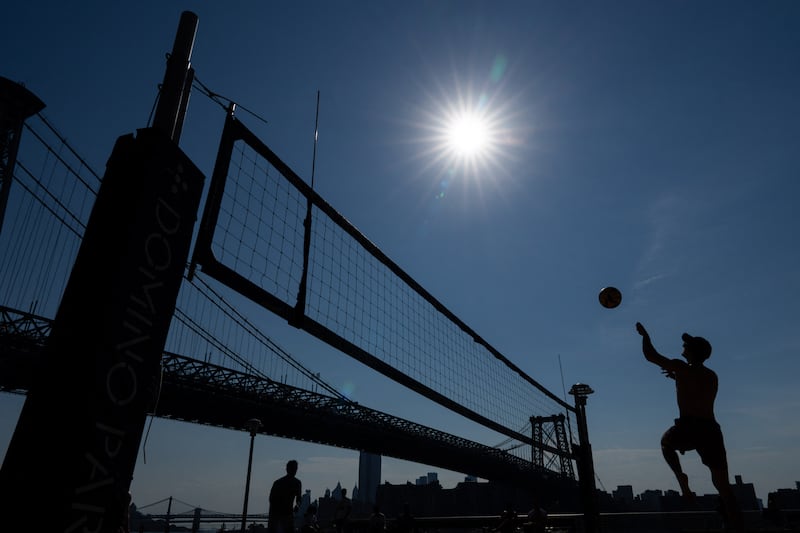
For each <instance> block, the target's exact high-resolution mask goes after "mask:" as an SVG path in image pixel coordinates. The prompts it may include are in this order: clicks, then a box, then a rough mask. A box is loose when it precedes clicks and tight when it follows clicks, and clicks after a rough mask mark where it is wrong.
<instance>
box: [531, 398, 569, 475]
mask: <svg viewBox="0 0 800 533" xmlns="http://www.w3.org/2000/svg"><path fill="white" fill-rule="evenodd" d="M564 419H565V417H564V415H563V414H561V415H552V416H532V417H531V419H530V420H531V430H532V431H533V442H534V443H535V444H534V445H533V450H532V454H531V455H532V461H533V464H534V465H535V466H536V468H538V469H544V470H554V468H553V466H554V465H555V463H556V461H558V462H559V464H558V466H559V471H560V472H561V475H562V476H564V477H566V478H568V479H575V472H574V471H573V469H572V452H571V451H570V449H569V442H568V441H567V432H566V430H565V429H564ZM543 444H544V445H549V446H551V447H553V448H556V449H557V450H558V451H559V453H558V454H551V455H549V457H547V458H545V453H544V448H543V447H542V445H543Z"/></svg>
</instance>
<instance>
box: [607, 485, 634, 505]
mask: <svg viewBox="0 0 800 533" xmlns="http://www.w3.org/2000/svg"><path fill="white" fill-rule="evenodd" d="M611 496H613V498H614V500H615V501H616V502H618V503H621V504H623V505H632V504H633V486H632V485H618V486H617V490H613V491H611Z"/></svg>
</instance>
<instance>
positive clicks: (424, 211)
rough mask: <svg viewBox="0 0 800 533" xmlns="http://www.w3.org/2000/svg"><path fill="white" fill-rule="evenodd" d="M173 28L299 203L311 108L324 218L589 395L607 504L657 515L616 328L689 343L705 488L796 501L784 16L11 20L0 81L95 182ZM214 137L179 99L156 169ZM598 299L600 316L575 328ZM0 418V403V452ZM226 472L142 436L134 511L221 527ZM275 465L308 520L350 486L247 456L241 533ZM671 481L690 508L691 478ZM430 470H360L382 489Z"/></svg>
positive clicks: (642, 424) (380, 9)
mask: <svg viewBox="0 0 800 533" xmlns="http://www.w3.org/2000/svg"><path fill="white" fill-rule="evenodd" d="M185 9H189V10H192V11H194V12H195V13H197V15H198V16H199V27H198V33H197V40H196V44H195V49H194V54H193V58H192V64H193V66H194V67H195V69H196V71H197V76H198V78H199V80H200V81H202V82H203V83H204V84H205V85H206V86H208V87H209V88H210V89H212V90H214V91H215V92H217V93H219V94H222V95H224V96H226V97H229V98H231V99H233V100H235V101H237V102H239V103H240V104H241V105H243V106H245V107H246V108H248V109H250V110H252V111H254V112H256V113H258V114H259V115H261V116H262V117H264V118H266V119H267V120H268V124H263V123H261V122H259V121H257V120H256V119H254V118H253V117H251V116H249V115H248V114H246V113H241V114H240V117H241V118H242V119H243V120H244V121H245V122H246V123H248V124H249V125H250V126H251V128H252V129H254V130H255V131H256V132H257V134H258V135H260V136H261V137H262V138H263V139H264V140H265V142H267V143H268V144H269V145H270V147H271V148H272V149H273V150H274V151H275V152H276V153H277V154H278V155H279V156H280V157H282V158H283V159H284V160H285V161H286V162H287V163H288V164H289V165H290V166H291V167H292V168H293V169H294V170H295V171H296V172H297V173H298V174H300V175H301V176H303V177H304V178H305V179H306V180H310V174H311V160H312V157H311V156H312V147H313V127H314V115H315V104H316V94H317V91H319V92H320V95H321V97H320V99H321V104H320V105H321V109H320V131H319V145H318V151H317V161H316V177H315V187H316V189H317V190H318V192H319V193H320V194H321V195H322V196H323V197H324V198H326V200H327V201H328V202H329V203H331V204H332V205H333V206H334V207H335V208H336V209H337V210H338V211H340V212H341V213H342V214H344V215H345V216H346V217H347V218H348V219H349V220H350V221H351V222H353V224H355V225H356V226H357V227H358V228H359V229H360V230H361V231H362V232H363V233H364V234H365V235H366V236H367V237H369V238H370V239H371V240H372V241H373V242H375V243H376V244H377V245H378V246H379V247H380V248H381V249H383V250H384V251H385V252H386V253H387V254H388V255H389V256H390V257H391V258H392V259H393V260H394V261H395V262H397V263H398V264H399V265H400V266H401V267H403V268H404V269H405V270H406V271H408V272H409V273H410V274H411V275H412V276H414V277H415V278H416V279H417V280H418V281H419V282H420V283H421V284H422V285H423V286H424V287H426V288H427V289H428V290H429V291H430V292H431V293H432V294H433V295H434V296H436V297H437V298H438V299H439V300H440V301H442V302H443V303H444V304H445V305H447V306H448V307H449V308H450V309H452V310H453V311H454V312H455V313H456V314H457V315H458V316H459V317H460V318H462V319H463V320H464V321H465V322H466V323H467V324H468V325H469V326H470V327H472V328H473V329H474V330H475V331H477V332H478V334H480V335H481V336H482V337H483V338H485V339H487V340H488V341H489V342H490V343H492V344H493V345H494V346H495V347H497V348H498V349H499V350H500V351H501V352H503V353H504V354H505V355H506V356H507V357H508V358H509V359H511V360H512V361H514V362H515V363H516V364H517V365H519V366H520V367H521V368H523V369H524V370H525V371H526V372H528V373H529V374H530V375H531V376H533V377H534V378H535V379H537V380H538V381H539V382H541V383H542V384H544V385H545V386H547V387H548V388H550V389H551V390H553V391H554V392H556V393H559V394H560V393H561V391H562V381H561V374H560V371H559V357H560V358H561V363H562V366H563V374H564V380H565V382H566V384H567V387H569V386H570V384H572V383H575V382H585V383H588V384H590V385H591V386H592V387H593V388H594V390H595V391H596V392H595V394H594V395H593V396H591V397H590V399H589V406H588V414H589V432H590V439H591V442H592V446H593V449H594V452H595V468H596V470H597V474H598V476H599V478H600V480H601V483H602V484H603V485H604V486H605V488H606V489H607V490H609V491H611V490H612V489H614V488H615V487H616V486H617V485H619V484H632V485H633V486H634V491H635V492H641V491H643V490H645V489H648V488H660V489H667V488H672V489H676V488H677V484H676V483H675V481H674V479H673V478H672V476H671V473H670V472H669V470H668V468H667V467H666V465H665V464H664V462H663V460H662V458H661V454H660V450H659V439H660V436H661V433H662V432H663V431H664V429H666V428H667V427H668V426H669V425H670V424H671V422H672V418H674V417H675V416H676V414H677V406H676V404H675V399H674V390H673V389H674V386H673V383H672V382H670V381H668V380H666V379H665V378H664V377H663V376H662V375H661V374H660V372H659V371H658V369H657V367H655V366H653V365H651V364H649V363H647V362H646V361H645V360H644V358H643V357H642V354H641V350H640V338H639V336H638V335H637V334H636V332H635V330H634V324H635V322H636V321H642V322H643V323H644V324H645V325H646V326H647V327H648V329H649V330H650V333H651V335H652V337H653V341H654V343H655V345H656V348H658V349H659V350H660V351H661V352H662V353H664V354H665V355H668V356H676V357H677V356H678V355H679V352H680V350H681V341H680V334H681V333H682V332H684V331H688V332H690V333H692V334H696V335H702V336H704V337H706V338H708V339H709V340H710V341H711V343H712V344H713V347H714V352H713V355H712V357H711V359H710V360H709V363H708V364H709V366H710V367H712V368H713V369H714V370H716V371H717V373H718V374H719V377H720V383H721V386H720V392H719V396H718V399H717V405H716V412H717V417H718V419H719V421H720V423H721V424H722V427H723V430H724V432H725V438H726V443H727V447H728V457H729V463H730V470H731V477H733V475H734V474H741V475H742V476H743V477H744V479H745V481H747V482H753V483H755V485H756V489H757V492H758V495H759V496H760V497H762V498H764V499H766V494H767V492H769V491H772V490H775V489H777V488H786V487H794V482H795V481H797V480H800V444H798V443H800V421H798V415H797V413H798V412H800V395H798V394H797V388H798V375H799V374H800V358H799V357H798V355H800V327H798V326H800V303H799V302H800V281H798V276H797V273H798V272H800V238H798V230H800V223H799V222H800V221H799V220H798V215H797V212H796V208H797V203H798V198H800V179H799V178H800V176H798V173H799V171H800V120H799V119H800V100H799V99H798V95H800V63H798V57H800V33H798V28H799V27H800V4H798V3H797V2H792V1H769V2H755V1H752V2H738V1H725V2H722V1H703V2H697V1H685V2H684V1H672V2H655V1H641V0H636V1H618V2H605V3H599V2H595V3H588V4H587V3H585V2H571V1H567V2H563V1H558V2H555V1H553V2H543V1H530V0H526V1H519V2H504V1H483V2H480V1H475V2H474V1H458V2H449V1H435V2H433V1H432V2H419V1H412V2H402V3H390V2H367V1H351V2H306V1H296V2H263V1H259V2H255V1H241V2H235V3H225V4H224V5H223V3H220V2H207V1H195V2H155V1H146V2H136V3H120V2H78V3H74V2H73V3H69V2H67V3H65V2H43V1H36V0H33V1H29V2H11V3H8V4H7V5H5V6H4V7H3V14H2V17H0V45H2V50H3V60H2V64H0V75H2V76H5V77H7V78H10V79H12V80H15V81H20V82H23V83H25V84H26V86H27V87H28V88H29V89H30V90H31V91H33V92H34V93H35V94H37V95H38V96H39V97H40V98H41V99H42V100H43V101H44V102H45V103H46V104H47V108H46V109H45V111H44V113H45V115H46V116H47V117H48V119H49V120H50V121H51V122H53V124H54V125H55V126H56V127H57V128H58V129H59V130H60V131H61V132H62V133H63V134H64V135H65V136H66V137H67V139H68V140H69V141H70V143H71V144H72V145H73V146H74V147H75V148H77V149H78V150H79V151H80V152H81V153H82V154H83V155H84V156H85V157H86V158H87V160H88V161H89V162H90V163H91V164H92V165H93V166H94V167H95V168H97V169H100V170H101V169H102V168H103V166H104V164H105V160H106V158H107V157H108V155H109V154H110V152H111V148H112V146H113V143H114V141H115V139H116V138H117V136H119V135H122V134H126V133H129V132H133V131H135V129H137V128H141V127H144V126H145V125H146V123H147V120H148V116H149V114H150V110H151V108H152V105H153V101H154V98H155V95H156V90H157V85H158V84H159V83H160V82H161V81H162V78H163V73H164V57H165V53H167V52H169V51H170V50H171V48H172V43H173V39H174V36H175V30H176V28H177V23H178V20H179V17H180V13H181V12H182V11H183V10H185ZM462 108H463V109H478V110H480V111H481V112H482V113H483V114H484V115H485V116H486V117H487V118H489V119H490V122H491V125H492V132H490V137H491V139H490V140H491V141H492V144H491V146H489V148H488V150H484V151H483V152H482V153H481V154H478V155H475V156H473V157H472V158H470V157H467V158H464V157H461V158H457V157H452V156H451V154H449V153H448V152H447V150H446V147H445V146H443V140H444V139H443V138H442V137H443V135H442V133H443V130H444V128H445V126H446V124H447V118H448V116H449V115H450V114H451V113H452V112H453V110H454V109H455V110H459V109H462ZM222 122H223V114H222V111H221V110H220V108H219V107H218V106H216V104H214V103H212V102H211V101H209V100H208V99H207V98H205V97H204V96H202V95H200V94H198V93H195V94H194V95H193V96H192V100H191V102H190V107H189V115H188V117H187V120H186V125H185V127H184V134H183V138H182V140H181V146H182V147H183V149H184V150H185V151H186V152H187V153H188V154H189V155H190V156H191V157H192V158H193V159H194V161H195V162H196V163H197V165H198V166H199V167H200V168H201V169H202V170H203V171H205V172H206V174H207V175H210V173H211V169H212V165H213V158H214V156H215V153H216V145H217V142H218V139H219V134H220V132H221V127H222ZM11 201H13V198H12V200H11ZM605 285H616V286H618V287H619V288H620V289H621V290H622V291H623V294H624V300H623V303H622V305H621V306H620V307H619V308H617V309H615V310H605V309H603V308H601V307H600V306H599V305H598V303H597V292H598V290H599V289H600V288H601V287H603V286H605ZM263 322H264V324H265V326H269V328H270V329H269V330H268V331H267V333H268V334H270V335H271V336H272V337H273V339H274V340H275V341H276V342H278V343H279V344H281V345H282V346H284V347H285V348H287V349H288V350H289V351H290V352H292V353H294V354H295V355H296V356H297V358H298V359H300V360H301V361H302V362H303V363H304V364H305V365H306V366H308V367H309V368H311V369H314V370H318V371H321V372H322V374H323V377H325V378H327V380H328V381H329V382H331V383H332V384H335V385H336V386H337V387H342V388H343V389H345V388H347V389H348V391H350V392H351V394H352V396H353V397H354V399H355V400H357V401H359V402H360V403H361V404H363V405H366V406H369V407H374V408H378V409H381V410H385V411H388V412H390V413H392V414H397V415H398V416H404V417H407V418H411V419H413V420H418V418H419V417H415V416H414V415H415V413H414V412H410V411H412V409H411V408H410V407H409V405H406V404H402V405H401V403H400V402H399V401H398V400H397V398H399V397H401V391H399V390H396V389H397V388H396V387H392V386H387V385H384V383H383V380H381V379H379V378H378V377H376V376H375V374H374V373H372V372H367V371H366V370H364V369H362V368H360V367H359V366H358V365H357V364H355V363H354V362H352V361H351V360H350V359H349V358H348V357H347V356H345V355H342V354H338V353H336V352H332V351H330V350H327V349H326V348H325V347H324V346H322V345H320V344H319V343H315V342H313V341H311V340H309V339H307V338H304V337H303V336H302V334H301V333H299V332H297V331H295V330H293V329H292V328H290V327H288V326H286V325H285V324H283V323H281V321H279V320H277V319H275V318H274V317H272V316H269V315H268V314H267V313H266V312H265V313H264V316H263ZM510 401H513V398H512V399H510ZM21 403H22V399H21V398H20V397H16V396H11V395H0V450H3V451H4V450H5V447H6V445H7V442H8V439H10V436H11V433H12V431H13V427H14V423H15V420H16V415H17V413H18V411H19V408H20V405H21ZM410 405H413V402H412V404H410ZM417 412H419V411H417ZM425 413H426V414H425V415H420V416H424V417H425V418H423V419H422V420H420V421H422V422H423V423H426V424H428V425H435V426H437V427H439V425H437V421H438V420H441V421H443V422H441V424H440V425H444V426H446V427H440V429H443V430H445V431H450V432H453V433H456V434H460V435H462V436H469V435H463V434H462V433H461V428H460V426H459V422H458V421H457V420H455V417H453V416H452V415H450V416H445V414H444V413H441V412H440V411H439V410H438V409H437V408H431V409H428V410H426V411H425ZM440 415H441V418H438V417H439V416H440ZM478 437H480V435H476V438H478ZM478 440H480V439H478ZM499 440H502V439H498V441H499ZM486 443H487V444H494V443H493V442H486ZM247 446H248V437H247V435H245V434H243V433H236V432H231V431H224V430H216V429H211V428H207V427H200V426H193V425H189V424H183V423H176V422H168V421H165V420H160V419H156V420H155V421H154V422H153V425H152V429H151V431H150V434H149V437H148V441H147V445H146V452H147V461H146V462H145V461H144V460H141V461H140V464H139V466H138V467H137V470H136V472H135V477H134V480H133V485H132V492H133V495H134V501H135V502H136V503H137V504H139V505H144V504H147V503H152V502H154V501H156V500H159V499H161V498H164V497H166V496H169V495H173V496H175V497H176V498H179V499H181V500H183V501H186V502H190V503H193V504H197V505H200V506H202V507H204V508H208V509H214V510H221V511H231V512H234V511H237V510H239V509H240V508H241V503H240V502H241V497H242V492H243V479H244V475H245V466H246V454H247ZM290 456H291V457H294V458H297V459H298V460H299V461H300V471H299V473H298V476H299V477H300V478H301V479H302V480H303V482H304V485H305V487H306V488H309V489H311V490H312V497H318V496H320V495H321V494H322V491H323V490H324V489H325V488H326V487H330V488H332V487H334V486H335V485H336V483H337V482H339V481H341V482H342V484H343V486H345V487H347V488H352V487H353V486H354V485H355V484H356V480H357V478H356V476H357V474H356V472H357V455H356V453H355V452H351V451H348V450H338V449H332V448H326V447H320V446H312V445H307V444H303V443H297V442H292V441H286V440H282V439H277V438H267V437H260V438H258V439H257V441H256V449H255V457H254V473H253V481H252V487H253V493H252V496H251V499H250V502H251V503H250V509H251V511H254V512H258V511H265V510H266V501H265V500H266V497H265V495H266V491H267V487H268V486H269V484H270V483H271V482H272V480H273V479H274V478H276V477H278V476H280V475H281V474H282V473H283V465H284V463H285V461H286V460H287V459H288V458H290ZM684 462H685V464H686V469H687V473H688V474H689V476H690V483H691V484H692V485H693V488H694V489H695V490H696V491H697V492H699V493H710V492H713V488H712V486H711V483H710V479H709V476H708V472H707V471H706V470H705V468H704V467H703V466H702V465H701V464H700V462H699V460H698V459H697V456H696V455H695V454H693V453H692V452H690V453H687V455H686V456H685V457H684ZM428 470H430V468H428V467H424V466H420V465H410V464H407V463H402V462H398V461H389V460H386V461H384V472H383V476H382V477H383V479H385V480H388V481H390V482H393V483H402V482H405V481H406V480H411V481H413V480H414V479H415V478H416V477H417V476H419V475H422V474H424V473H425V472H427V471H428ZM440 478H441V479H442V481H443V484H444V485H445V486H446V487H452V486H453V485H454V483H455V482H456V481H458V480H460V479H462V478H463V476H462V475H460V474H450V473H444V472H440Z"/></svg>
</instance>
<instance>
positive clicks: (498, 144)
mask: <svg viewBox="0 0 800 533" xmlns="http://www.w3.org/2000/svg"><path fill="white" fill-rule="evenodd" d="M500 96H501V95H500V92H497V94H495V95H494V96H487V95H486V94H485V93H480V94H479V95H474V94H473V93H472V91H469V90H466V89H459V88H458V87H456V88H455V90H452V91H450V92H446V91H444V90H443V92H442V94H441V95H439V96H438V97H437V95H431V96H430V103H429V104H428V105H427V106H426V108H425V109H423V110H422V113H421V119H420V121H419V122H418V123H416V124H415V125H417V126H418V127H419V128H420V129H421V130H423V131H424V132H425V134H424V135H421V136H419V137H417V138H416V140H417V141H419V142H421V143H424V145H425V147H424V149H423V150H422V151H421V152H420V153H419V156H420V158H422V159H425V160H427V161H426V167H429V168H430V169H432V170H434V172H433V173H434V175H439V176H442V177H443V183H445V182H447V183H450V181H452V179H453V178H455V177H459V178H464V179H467V180H470V181H471V182H473V183H480V182H487V181H491V182H497V180H498V178H500V177H502V176H506V175H507V172H508V170H507V167H506V166H507V165H508V164H510V163H511V162H512V161H513V159H514V151H515V150H516V147H517V146H518V145H519V143H520V138H521V134H520V131H519V130H518V129H516V128H515V126H514V124H515V123H516V116H515V112H516V111H514V110H517V109H519V108H518V107H516V106H514V99H513V98H512V99H510V100H508V101H507V102H506V103H501V102H500V101H499V100H500ZM425 174H426V175H429V174H428V172H425Z"/></svg>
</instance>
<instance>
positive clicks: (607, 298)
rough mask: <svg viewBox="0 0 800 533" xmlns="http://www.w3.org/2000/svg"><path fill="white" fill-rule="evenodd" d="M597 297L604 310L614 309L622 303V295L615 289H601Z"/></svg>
mask: <svg viewBox="0 0 800 533" xmlns="http://www.w3.org/2000/svg"><path fill="white" fill-rule="evenodd" d="M597 297H598V299H599V300H600V305H602V306H603V307H605V308H606V309H614V308H615V307H617V306H618V305H619V304H620V303H622V293H621V292H620V291H619V289H618V288H616V287H603V288H602V289H600V294H598V295H597Z"/></svg>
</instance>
